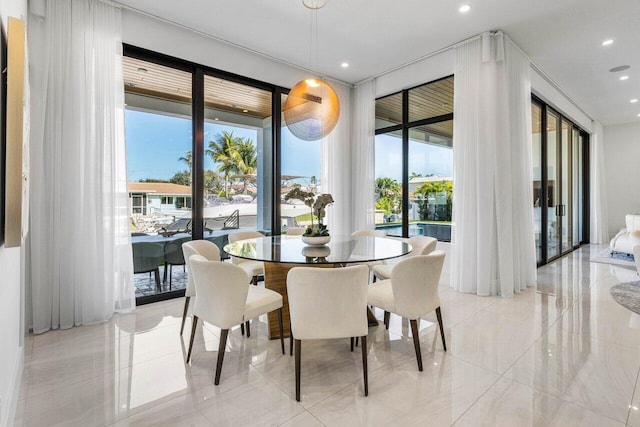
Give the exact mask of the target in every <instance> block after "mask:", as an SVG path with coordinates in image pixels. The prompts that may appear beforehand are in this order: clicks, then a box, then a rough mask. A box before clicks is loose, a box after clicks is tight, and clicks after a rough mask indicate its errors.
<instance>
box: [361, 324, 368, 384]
mask: <svg viewBox="0 0 640 427" xmlns="http://www.w3.org/2000/svg"><path fill="white" fill-rule="evenodd" d="M362 373H363V375H364V395H365V396H369V372H368V368H367V336H366V335H364V336H363V337H362Z"/></svg>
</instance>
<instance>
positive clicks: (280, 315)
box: [278, 307, 284, 354]
mask: <svg viewBox="0 0 640 427" xmlns="http://www.w3.org/2000/svg"><path fill="white" fill-rule="evenodd" d="M278 327H279V328H280V346H281V347H282V354H284V327H283V326H282V307H281V308H279V309H278Z"/></svg>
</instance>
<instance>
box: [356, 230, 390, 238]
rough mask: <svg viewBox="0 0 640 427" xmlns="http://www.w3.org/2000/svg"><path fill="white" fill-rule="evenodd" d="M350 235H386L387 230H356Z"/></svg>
mask: <svg viewBox="0 0 640 427" xmlns="http://www.w3.org/2000/svg"><path fill="white" fill-rule="evenodd" d="M351 235H352V236H354V237H387V232H386V231H384V230H356V231H354V232H353V233H351Z"/></svg>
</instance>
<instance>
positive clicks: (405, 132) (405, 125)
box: [374, 74, 455, 238]
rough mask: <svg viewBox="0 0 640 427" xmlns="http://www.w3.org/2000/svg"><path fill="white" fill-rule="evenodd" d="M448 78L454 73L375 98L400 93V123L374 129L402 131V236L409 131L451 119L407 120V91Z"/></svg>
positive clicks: (406, 206)
mask: <svg viewBox="0 0 640 427" xmlns="http://www.w3.org/2000/svg"><path fill="white" fill-rule="evenodd" d="M450 78H455V76H454V74H450V75H448V76H445V77H441V78H439V79H436V80H432V81H430V82H426V83H421V84H419V85H415V86H412V87H409V88H407V89H403V90H401V91H398V92H394V93H390V94H388V95H384V96H381V97H378V98H376V100H375V102H378V101H379V100H381V99H384V98H387V97H390V96H396V95H397V94H399V93H402V123H401V124H398V125H392V126H386V127H382V128H379V129H376V130H375V133H374V134H375V135H381V134H386V133H391V132H397V131H401V132H402V202H401V206H402V237H404V238H408V237H409V132H410V130H411V129H412V128H416V127H419V126H425V125H431V124H434V123H440V122H445V121H449V120H453V117H454V116H453V113H448V114H443V115H440V116H435V117H430V118H427V119H420V120H414V121H409V92H410V91H411V90H413V89H416V88H419V87H422V86H426V85H430V84H433V83H437V82H439V81H442V80H447V79H450Z"/></svg>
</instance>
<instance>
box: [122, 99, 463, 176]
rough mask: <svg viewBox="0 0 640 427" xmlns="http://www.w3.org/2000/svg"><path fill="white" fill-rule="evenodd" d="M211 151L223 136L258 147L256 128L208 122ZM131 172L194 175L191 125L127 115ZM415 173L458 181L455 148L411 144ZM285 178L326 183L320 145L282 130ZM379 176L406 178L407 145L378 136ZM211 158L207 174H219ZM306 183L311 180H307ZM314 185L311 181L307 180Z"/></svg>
mask: <svg viewBox="0 0 640 427" xmlns="http://www.w3.org/2000/svg"><path fill="white" fill-rule="evenodd" d="M204 130H205V147H206V146H208V144H209V141H211V140H213V139H214V138H215V136H216V135H217V134H219V133H220V132H222V131H227V132H231V131H233V134H234V135H235V136H239V137H243V138H249V139H251V140H252V141H253V142H254V144H255V143H256V142H257V135H258V132H257V130H255V129H248V128H243V127H234V126H229V125H225V124H220V123H215V122H205V129H204ZM126 137H127V171H128V175H129V177H128V179H129V181H140V180H142V179H147V178H155V179H163V180H169V179H170V178H171V177H172V176H173V175H174V174H175V173H176V172H179V171H185V170H188V167H187V165H186V163H184V162H182V161H180V160H179V159H180V157H185V156H186V153H187V152H188V151H189V150H191V120H189V119H185V118H181V117H172V116H166V115H160V114H153V113H147V112H142V111H135V110H126ZM409 151H410V153H409V173H412V172H416V173H420V174H422V175H429V174H433V175H438V176H452V174H453V170H452V168H453V151H452V150H451V149H449V148H444V147H438V146H434V145H429V144H423V143H418V142H411V141H410V146H409ZM282 152H283V158H282V174H283V175H299V176H306V177H311V176H316V177H318V179H319V178H320V158H321V143H320V141H302V140H299V139H298V138H296V137H295V136H293V135H292V134H291V132H289V130H288V129H287V128H286V127H284V128H283V129H282ZM375 157H376V163H375V175H376V178H379V177H391V178H394V179H396V180H398V181H400V180H401V174H402V141H401V139H400V138H398V137H395V136H391V135H378V136H376V156H375ZM216 168H217V165H216V164H215V163H214V162H213V160H212V159H211V158H210V157H206V158H205V169H211V170H216ZM301 181H302V182H304V181H305V180H301ZM306 182H308V180H306Z"/></svg>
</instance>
